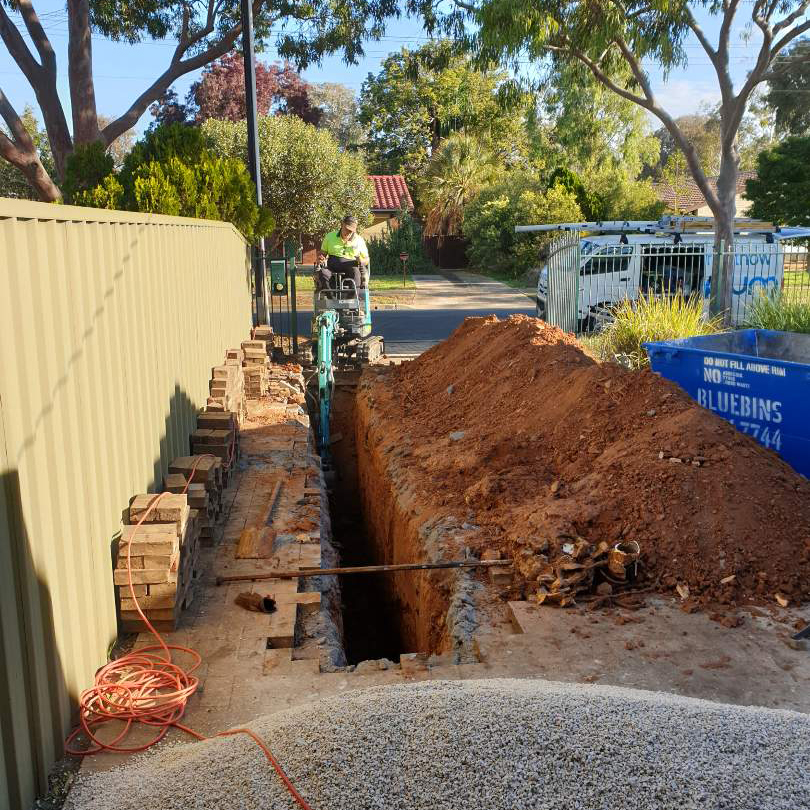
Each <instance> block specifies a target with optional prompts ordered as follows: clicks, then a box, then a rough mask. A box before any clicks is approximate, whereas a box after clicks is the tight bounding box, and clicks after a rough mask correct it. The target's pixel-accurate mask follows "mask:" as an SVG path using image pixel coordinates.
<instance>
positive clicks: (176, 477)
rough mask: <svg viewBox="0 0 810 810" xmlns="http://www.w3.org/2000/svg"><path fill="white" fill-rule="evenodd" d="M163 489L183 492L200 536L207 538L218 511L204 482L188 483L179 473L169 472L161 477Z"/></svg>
mask: <svg viewBox="0 0 810 810" xmlns="http://www.w3.org/2000/svg"><path fill="white" fill-rule="evenodd" d="M163 489H165V490H166V492H173V493H175V494H177V495H182V494H183V493H185V495H186V498H187V499H188V505H189V508H190V509H191V515H192V517H194V518H196V521H197V526H198V528H199V530H200V537H201V538H203V539H208V538H210V537H211V536H212V535H213V530H214V524H215V523H216V520H217V516H218V513H217V511H216V509H215V508H214V505H213V503H212V501H211V499H210V498H209V497H208V490H207V489H206V488H205V484H188V483H187V481H186V477H185V476H184V475H181V474H180V473H169V475H167V476H166V477H165V478H164V479H163Z"/></svg>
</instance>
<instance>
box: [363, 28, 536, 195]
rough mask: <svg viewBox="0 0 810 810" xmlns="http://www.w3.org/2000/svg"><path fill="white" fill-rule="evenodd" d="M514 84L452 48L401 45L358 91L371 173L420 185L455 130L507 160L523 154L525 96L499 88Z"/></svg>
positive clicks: (438, 44) (440, 44)
mask: <svg viewBox="0 0 810 810" xmlns="http://www.w3.org/2000/svg"><path fill="white" fill-rule="evenodd" d="M508 84H509V76H508V74H507V73H506V72H505V71H501V70H491V69H489V70H484V71H479V70H477V69H476V68H475V67H474V66H473V64H472V61H471V60H470V59H469V58H467V57H462V56H456V55H454V53H453V47H452V45H451V43H449V42H447V41H442V42H432V43H429V44H427V45H424V46H422V47H421V48H419V49H417V50H414V51H412V50H409V49H408V48H403V49H402V51H401V52H399V53H396V54H392V55H391V56H389V57H388V58H387V59H386V60H385V62H383V65H382V69H381V70H380V72H379V73H378V74H377V75H376V76H373V75H371V74H369V76H368V78H367V79H366V81H365V83H364V84H363V88H362V90H361V93H360V121H361V123H362V124H363V125H364V126H365V127H366V128H367V129H368V140H367V141H366V144H365V148H366V154H367V155H368V159H369V163H370V165H371V167H372V169H373V170H374V171H376V172H380V173H382V174H389V173H390V174H400V173H402V174H404V175H405V176H406V178H407V179H408V180H409V181H415V180H417V179H418V178H419V177H420V176H421V173H422V172H423V171H424V168H425V166H426V164H427V162H428V159H429V157H430V154H431V152H432V151H433V150H434V149H435V148H436V147H438V145H439V143H440V141H441V140H442V139H443V138H446V137H447V136H448V135H450V134H451V133H452V132H455V131H464V132H466V133H467V134H469V135H473V136H476V137H478V138H480V139H481V140H482V141H483V142H484V143H485V144H486V145H487V146H488V147H489V148H490V149H492V150H493V151H496V152H498V153H499V155H500V157H501V159H502V160H504V161H506V162H512V161H514V159H515V157H516V155H517V154H519V153H522V152H523V151H525V140H526V132H525V128H524V126H523V118H524V114H525V110H526V106H527V105H526V97H525V96H523V95H521V94H518V95H514V94H511V95H510V94H507V93H505V92H502V93H500V94H499V90H501V89H505V88H506V87H507V86H508Z"/></svg>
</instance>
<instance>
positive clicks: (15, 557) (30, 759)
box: [0, 469, 77, 808]
mask: <svg viewBox="0 0 810 810" xmlns="http://www.w3.org/2000/svg"><path fill="white" fill-rule="evenodd" d="M0 543H2V548H0V569H2V571H0V583H2V593H0V602H1V603H2V621H0V653H2V656H0V720H1V722H0V744H1V745H2V749H0V757H2V768H3V770H4V771H5V781H6V786H5V791H6V795H5V796H4V795H3V793H4V791H3V790H2V789H0V806H2V805H3V801H4V800H7V801H8V802H9V805H8V806H9V807H11V808H27V807H29V806H30V804H31V802H32V801H33V799H34V796H35V795H36V794H37V793H42V792H44V791H45V790H46V789H47V776H48V769H49V768H50V765H51V762H52V761H53V758H54V757H60V756H61V755H62V743H63V740H62V728H63V727H64V724H65V723H66V722H67V721H68V718H67V717H65V716H64V715H65V708H66V706H68V705H69V706H71V707H73V706H75V705H76V700H77V695H75V694H70V693H69V690H68V688H67V685H66V679H65V672H64V668H63V665H62V660H61V657H60V655H59V650H58V647H57V644H56V632H55V627H54V607H53V601H52V598H51V592H50V588H49V587H48V585H47V583H46V582H45V580H44V579H43V578H42V576H40V575H39V574H38V572H37V570H36V567H35V565H34V558H33V553H32V549H31V542H30V537H29V534H28V530H27V527H26V525H25V519H24V516H23V512H22V500H21V496H20V480H19V474H18V472H17V470H16V469H11V470H8V471H5V472H3V473H2V475H0Z"/></svg>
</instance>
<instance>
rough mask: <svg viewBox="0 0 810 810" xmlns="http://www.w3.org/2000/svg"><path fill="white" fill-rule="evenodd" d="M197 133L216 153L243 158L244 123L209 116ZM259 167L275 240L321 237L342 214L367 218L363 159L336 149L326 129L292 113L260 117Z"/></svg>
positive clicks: (369, 194) (368, 203)
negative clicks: (209, 118) (306, 121)
mask: <svg viewBox="0 0 810 810" xmlns="http://www.w3.org/2000/svg"><path fill="white" fill-rule="evenodd" d="M202 131H203V135H204V136H205V138H206V139H207V140H208V143H209V144H210V146H211V147H212V149H213V151H214V152H216V154H218V155H226V156H228V157H236V158H240V159H242V160H246V158H247V127H246V125H245V122H244V121H237V122H234V121H218V120H214V119H211V120H208V121H206V122H205V123H203V125H202ZM259 146H260V154H261V157H260V167H261V178H262V192H263V194H262V196H263V198H264V200H265V206H264V207H265V208H267V210H268V211H269V212H270V213H271V214H272V216H273V221H274V222H275V230H274V231H273V237H274V238H275V239H276V240H277V241H282V240H286V239H290V238H292V239H296V240H298V239H301V238H302V237H303V236H313V237H316V238H320V237H322V236H323V235H324V234H325V233H326V232H327V231H329V230H332V229H333V228H335V227H336V226H337V225H338V223H339V222H340V220H341V218H342V217H343V216H344V215H345V214H347V213H348V214H354V216H356V217H357V219H358V221H359V222H360V223H361V224H363V223H367V222H369V221H370V218H371V217H370V211H371V204H372V201H373V190H372V186H371V183H370V181H369V180H368V177H367V175H366V167H365V164H364V163H363V159H362V158H361V157H360V156H359V155H356V154H353V153H351V152H343V151H341V150H340V148H339V146H338V143H337V141H336V140H335V138H334V137H333V136H332V134H331V133H330V132H329V131H328V130H326V129H317V128H316V127H314V126H313V125H312V124H307V123H305V122H304V121H302V120H301V119H300V118H297V117H295V116H292V115H281V116H268V117H265V118H260V119H259Z"/></svg>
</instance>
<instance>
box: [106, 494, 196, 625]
mask: <svg viewBox="0 0 810 810" xmlns="http://www.w3.org/2000/svg"><path fill="white" fill-rule="evenodd" d="M157 497H158V496H157V495H136V496H135V497H134V498H133V499H132V501H131V502H130V505H129V510H128V512H127V518H128V520H129V525H126V526H124V527H123V530H122V532H121V537H120V539H119V541H118V560H117V563H116V569H115V571H114V573H113V582H114V583H115V585H116V586H117V587H118V596H119V606H120V610H121V625H122V630H124V631H125V632H139V631H141V630H143V622H142V620H141V618H140V615H139V614H138V611H137V610H136V608H135V601H134V599H133V598H132V593H131V591H130V588H129V578H130V574H131V578H132V583H133V590H134V592H135V597H136V598H137V600H138V604H139V605H140V608H141V610H142V611H143V612H144V614H145V615H146V617H147V618H148V619H149V621H150V622H151V623H152V624H153V625H154V626H155V628H156V629H159V630H174V629H175V628H176V626H177V622H178V620H179V618H180V613H181V611H182V610H183V609H184V608H187V607H188V606H189V605H190V604H191V600H192V598H193V595H194V592H193V582H194V576H195V569H196V568H197V566H198V559H199V542H198V540H199V531H200V529H199V526H198V524H197V519H196V517H195V515H194V514H192V510H191V509H190V507H189V505H188V500H187V498H186V496H185V495H177V494H164V495H162V496H161V499H160V501H159V502H158V503H157V505H156V506H155V508H154V509H152V510H151V512H149V514H148V516H147V517H146V520H145V521H144V523H142V524H141V525H140V526H135V525H134V524H136V523H137V522H138V521H139V520H140V519H141V518H142V517H143V516H144V514H145V513H146V512H147V511H148V510H149V507H150V506H151V505H152V504H153V503H154V501H155V498H157ZM128 553H129V566H130V569H131V571H128V570H127V556H128Z"/></svg>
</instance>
